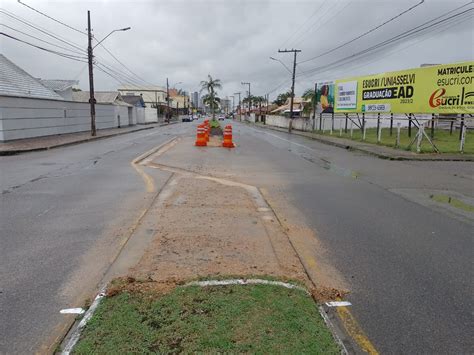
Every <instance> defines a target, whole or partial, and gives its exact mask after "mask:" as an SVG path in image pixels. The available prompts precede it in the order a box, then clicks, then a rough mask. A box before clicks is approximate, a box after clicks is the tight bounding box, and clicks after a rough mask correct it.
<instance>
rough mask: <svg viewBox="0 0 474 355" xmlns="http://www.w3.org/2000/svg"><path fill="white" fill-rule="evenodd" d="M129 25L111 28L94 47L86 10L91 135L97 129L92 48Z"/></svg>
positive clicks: (89, 13) (89, 16) (95, 133)
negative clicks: (115, 28)
mask: <svg viewBox="0 0 474 355" xmlns="http://www.w3.org/2000/svg"><path fill="white" fill-rule="evenodd" d="M130 28H131V27H125V28H120V29H117V30H113V31H112V32H110V33H109V34H108V35H107V36H105V37H104V38H103V39H102V40H101V41H99V42H98V43H97V44H96V45H95V46H94V47H92V30H91V12H90V11H87V39H88V41H87V57H88V64H89V94H90V96H89V102H90V105H91V136H96V135H97V130H96V127H95V97H94V65H93V58H94V48H95V47H97V46H98V45H99V44H101V43H102V42H103V41H105V39H106V38H107V37H109V36H110V35H111V34H112V33H114V32H117V31H128V30H129V29H130Z"/></svg>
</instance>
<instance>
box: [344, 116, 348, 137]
mask: <svg viewBox="0 0 474 355" xmlns="http://www.w3.org/2000/svg"><path fill="white" fill-rule="evenodd" d="M347 121H348V120H347V113H346V124H345V126H344V133H347Z"/></svg>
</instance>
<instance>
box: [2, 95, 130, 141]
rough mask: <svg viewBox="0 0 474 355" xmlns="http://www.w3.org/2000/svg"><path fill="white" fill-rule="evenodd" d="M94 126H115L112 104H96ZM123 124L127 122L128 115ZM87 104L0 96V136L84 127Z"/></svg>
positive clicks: (11, 137) (6, 138)
mask: <svg viewBox="0 0 474 355" xmlns="http://www.w3.org/2000/svg"><path fill="white" fill-rule="evenodd" d="M95 107H96V127H97V129H103V128H113V127H117V116H116V114H115V106H114V105H109V104H97V105H96V106H95ZM126 117H127V119H126V121H125V120H124V122H126V124H125V125H128V116H127V115H126ZM89 129H90V106H89V104H88V103H84V102H71V101H57V100H42V99H29V98H17V97H8V96H0V140H1V141H9V140H14V139H23V138H32V137H40V136H49V135H55V134H64V133H74V132H82V131H88V130H89Z"/></svg>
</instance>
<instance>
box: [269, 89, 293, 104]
mask: <svg viewBox="0 0 474 355" xmlns="http://www.w3.org/2000/svg"><path fill="white" fill-rule="evenodd" d="M289 97H291V91H288V92H284V93H282V94H280V95H278V96H277V98H276V100H275V101H273V103H274V104H276V105H278V106H281V105H284V104H285V102H286V100H287V99H288V98H289Z"/></svg>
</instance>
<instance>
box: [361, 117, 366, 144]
mask: <svg viewBox="0 0 474 355" xmlns="http://www.w3.org/2000/svg"><path fill="white" fill-rule="evenodd" d="M362 124H363V126H364V129H363V132H362V140H363V141H365V134H366V132H367V127H365V120H364V121H363V123H362Z"/></svg>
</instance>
